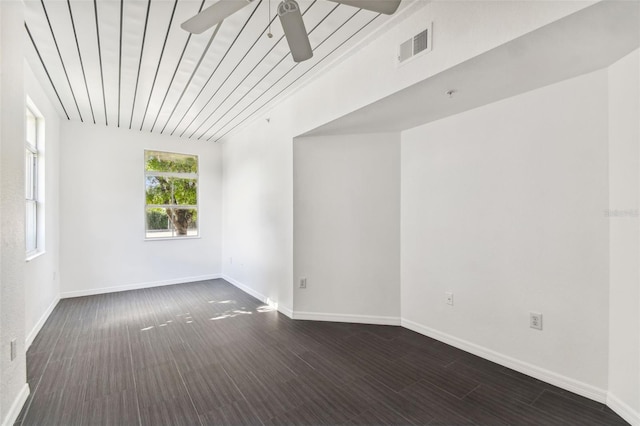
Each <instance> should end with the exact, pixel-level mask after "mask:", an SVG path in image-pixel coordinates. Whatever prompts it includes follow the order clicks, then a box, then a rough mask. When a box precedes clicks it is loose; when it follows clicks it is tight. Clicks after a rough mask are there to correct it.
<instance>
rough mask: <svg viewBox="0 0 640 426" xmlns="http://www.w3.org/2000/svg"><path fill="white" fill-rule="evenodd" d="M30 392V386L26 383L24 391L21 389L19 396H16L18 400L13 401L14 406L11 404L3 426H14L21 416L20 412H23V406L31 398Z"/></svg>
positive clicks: (23, 387)
mask: <svg viewBox="0 0 640 426" xmlns="http://www.w3.org/2000/svg"><path fill="white" fill-rule="evenodd" d="M29 392H30V390H29V384H28V383H25V384H24V386H22V389H20V392H18V395H16V399H14V400H13V404H11V407H10V408H9V412H7V415H6V416H5V417H4V420H2V426H13V424H14V423H15V422H16V419H17V418H18V416H19V415H20V411H22V406H23V405H24V403H25V401H26V400H27V398H29Z"/></svg>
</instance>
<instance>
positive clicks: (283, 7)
mask: <svg viewBox="0 0 640 426" xmlns="http://www.w3.org/2000/svg"><path fill="white" fill-rule="evenodd" d="M278 16H279V17H280V23H281V24H282V29H283V31H284V35H285V37H286V38H287V43H289V49H290V50H291V56H293V60H294V61H295V62H302V61H306V60H307V59H311V57H313V50H311V43H309V36H308V35H307V29H306V28H305V26H304V21H303V20H302V14H301V13H300V7H299V6H298V3H296V1H295V0H284V1H283V2H282V3H280V5H279V6H278Z"/></svg>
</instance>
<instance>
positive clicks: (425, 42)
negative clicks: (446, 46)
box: [398, 25, 433, 64]
mask: <svg viewBox="0 0 640 426" xmlns="http://www.w3.org/2000/svg"><path fill="white" fill-rule="evenodd" d="M432 28H433V25H430V26H429V27H428V28H427V29H425V30H424V31H421V32H420V33H418V34H416V35H415V36H413V37H411V38H410V39H409V40H407V41H405V42H403V43H402V44H400V48H399V49H398V62H399V63H401V64H402V63H404V62H406V61H408V60H409V59H411V58H413V57H415V56H417V55H418V54H420V53H423V52H429V51H431V39H432V36H433V34H432V33H433V32H432Z"/></svg>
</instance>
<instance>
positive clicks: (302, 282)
mask: <svg viewBox="0 0 640 426" xmlns="http://www.w3.org/2000/svg"><path fill="white" fill-rule="evenodd" d="M300 288H307V279H306V278H300Z"/></svg>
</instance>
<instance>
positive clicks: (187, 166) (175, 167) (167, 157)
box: [145, 151, 198, 173]
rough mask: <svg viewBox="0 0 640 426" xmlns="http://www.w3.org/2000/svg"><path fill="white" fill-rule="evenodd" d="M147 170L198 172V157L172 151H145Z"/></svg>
mask: <svg viewBox="0 0 640 426" xmlns="http://www.w3.org/2000/svg"><path fill="white" fill-rule="evenodd" d="M145 170H146V171H148V172H171V173H198V157H197V156H195V155H187V154H175V153H172V152H160V151H145Z"/></svg>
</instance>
